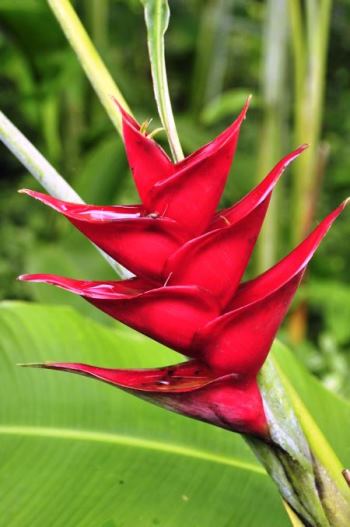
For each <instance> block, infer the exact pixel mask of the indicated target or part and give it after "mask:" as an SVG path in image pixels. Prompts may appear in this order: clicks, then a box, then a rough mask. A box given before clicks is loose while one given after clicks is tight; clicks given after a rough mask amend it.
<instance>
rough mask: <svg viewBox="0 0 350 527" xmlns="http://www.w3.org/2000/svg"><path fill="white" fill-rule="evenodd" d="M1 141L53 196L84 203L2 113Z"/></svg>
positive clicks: (115, 265)
mask: <svg viewBox="0 0 350 527" xmlns="http://www.w3.org/2000/svg"><path fill="white" fill-rule="evenodd" d="M0 140H1V141H2V142H3V143H4V144H5V146H7V148H8V149H9V150H10V151H11V152H12V153H13V154H14V155H15V156H16V157H17V159H18V160H19V161H20V162H21V163H22V165H24V166H25V167H26V169H27V170H28V171H29V172H30V173H31V174H32V175H33V176H34V178H35V179H36V180H37V181H38V182H39V183H40V184H41V185H42V186H43V187H44V188H45V189H46V190H47V192H48V193H49V194H51V196H54V197H56V198H59V199H63V200H66V201H70V202H72V203H84V201H83V200H82V199H81V197H80V196H79V195H78V194H77V193H76V192H75V190H73V189H72V187H71V186H70V185H69V184H68V183H67V181H66V180H65V179H64V178H63V177H62V176H61V175H60V174H59V173H58V172H57V170H55V169H54V167H53V166H52V165H50V163H49V162H48V161H47V160H46V159H45V158H44V156H43V155H42V154H41V153H40V152H39V151H38V150H37V149H36V148H35V146H34V145H32V143H31V142H30V141H28V139H27V138H26V137H25V136H24V135H23V134H22V133H21V132H20V131H19V130H18V128H16V127H15V126H14V124H12V123H11V121H10V120H9V119H8V118H7V117H6V116H5V115H4V114H3V113H2V112H0ZM98 251H99V252H100V253H101V254H102V256H103V257H104V258H105V259H106V260H107V262H108V263H109V264H110V265H111V266H112V267H113V269H114V270H115V271H116V272H117V273H118V274H119V275H120V276H121V277H124V278H127V277H129V276H130V275H129V273H128V271H126V270H125V269H124V268H122V266H120V265H119V264H118V263H117V262H115V261H114V260H113V259H112V258H111V257H110V256H108V255H107V254H106V253H105V252H103V251H101V250H100V249H98Z"/></svg>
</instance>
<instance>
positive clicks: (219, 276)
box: [164, 198, 269, 309]
mask: <svg viewBox="0 0 350 527" xmlns="http://www.w3.org/2000/svg"><path fill="white" fill-rule="evenodd" d="M268 203H269V198H266V199H265V200H264V201H263V202H262V203H261V204H260V205H258V206H257V207H256V208H255V209H254V211H253V212H252V213H251V214H249V215H248V216H247V217H246V218H244V219H243V220H242V221H240V222H239V223H238V224H236V225H231V226H226V227H224V228H221V229H216V230H215V231H212V232H209V233H206V234H204V235H203V236H200V237H199V238H194V239H193V240H190V241H189V242H187V243H186V244H185V245H183V246H182V247H180V249H178V251H176V252H175V253H174V254H173V255H172V256H170V257H169V259H168V261H167V263H166V265H165V270H164V275H165V276H168V277H169V278H168V281H167V284H168V285H179V284H181V285H185V284H195V285H198V286H200V287H202V288H205V289H207V290H208V291H210V293H212V294H213V295H214V296H215V297H216V298H217V300H218V302H220V305H221V308H222V309H224V308H225V306H226V305H227V303H228V302H229V301H230V299H231V297H232V295H233V294H234V292H235V290H236V289H237V287H238V285H239V282H240V280H241V278H242V276H243V273H244V271H245V269H246V267H247V264H248V261H249V258H250V256H251V254H252V251H253V249H254V245H255V242H256V239H257V236H258V234H259V230H260V228H261V225H262V222H263V219H264V217H265V214H266V210H267V207H268Z"/></svg>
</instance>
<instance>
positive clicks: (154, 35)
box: [142, 0, 184, 162]
mask: <svg viewBox="0 0 350 527" xmlns="http://www.w3.org/2000/svg"><path fill="white" fill-rule="evenodd" d="M142 3H143V5H144V8H145V20H146V26H147V41H148V50H149V57H150V63H151V71H152V79H153V88H154V95H155V99H156V102H157V107H158V113H159V117H160V119H161V122H162V125H163V127H164V129H165V131H166V134H167V136H168V141H169V146H170V149H171V153H172V156H173V159H174V161H176V162H178V161H181V160H182V159H183V158H184V155H183V152H182V148H181V144H180V140H179V136H178V133H177V130H176V124H175V119H174V115H173V110H172V105H171V99H170V94H169V86H168V78H167V73H166V65H165V49H164V35H165V32H166V30H167V29H168V25H169V18H170V10H169V5H168V2H167V0H142Z"/></svg>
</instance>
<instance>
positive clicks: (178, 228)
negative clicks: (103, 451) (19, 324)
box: [20, 103, 346, 437]
mask: <svg viewBox="0 0 350 527" xmlns="http://www.w3.org/2000/svg"><path fill="white" fill-rule="evenodd" d="M247 106H248V103H247V104H246V105H245V107H244V109H243V111H242V112H241V114H240V116H239V117H238V119H237V120H236V121H235V122H234V123H233V124H232V125H231V126H230V127H229V128H227V130H225V131H224V132H223V133H221V134H220V135H219V136H218V137H217V138H216V139H214V140H213V141H212V142H211V143H209V144H208V145H206V146H204V147H202V148H200V149H199V150H198V151H197V152H194V153H193V154H191V155H190V156H188V157H187V158H185V159H184V160H183V161H181V162H180V163H176V164H174V163H172V162H171V160H170V159H169V158H168V156H167V155H166V153H165V152H164V151H163V150H162V149H161V148H160V146H159V145H157V143H155V142H154V141H153V140H152V139H150V138H149V137H147V136H146V135H145V134H143V133H142V131H141V127H140V125H139V124H138V123H137V122H136V121H135V120H134V119H133V118H132V117H130V116H129V115H127V114H126V113H125V112H124V111H122V117H123V134H124V140H125V147H126V152H127V157H128V160H129V163H130V167H131V170H132V173H133V176H134V180H135V183H136V187H137V189H138V192H139V195H140V198H141V200H142V203H141V204H140V205H131V206H104V207H101V206H94V205H77V204H73V203H67V202H64V201H61V200H58V199H55V198H52V197H50V196H47V195H45V194H41V193H39V192H33V191H29V190H24V191H23V192H25V193H27V194H29V195H31V196H33V197H34V198H36V199H39V200H40V201H42V202H43V203H45V204H46V205H49V206H50V207H52V208H54V209H55V210H56V211H58V212H60V213H61V214H63V215H64V216H66V218H67V219H68V220H69V221H70V222H71V223H72V224H73V225H75V226H76V227H77V228H78V229H79V230H80V231H81V232H82V233H83V234H85V235H86V236H87V237H88V238H89V239H90V240H91V241H93V242H94V243H95V244H96V245H97V246H98V247H100V248H101V249H103V250H104V251H106V252H107V253H108V254H109V255H110V256H112V257H113V258H114V259H116V260H117V261H118V262H119V263H121V264H123V265H124V266H125V267H127V268H128V269H129V270H130V271H131V272H133V273H134V274H135V275H136V276H135V278H131V279H129V280H121V281H114V282H113V281H111V282H91V281H81V280H74V279H71V278H63V277H60V276H55V275H47V274H45V275H44V274H36V275H24V276H22V277H20V278H21V279H22V280H27V281H32V282H33V281H35V282H45V283H48V284H53V285H56V286H59V287H62V288H64V289H66V290H68V291H71V292H73V293H76V294H78V295H80V296H82V297H83V298H85V299H86V300H87V301H88V302H90V303H92V304H93V305H95V306H96V307H98V308H99V309H101V310H102V311H104V312H106V313H108V314H109V315H111V316H112V317H113V318H115V319H117V320H120V321H121V322H123V323H124V324H127V325H128V326H130V327H132V328H134V329H136V330H138V331H140V332H142V333H144V334H145V335H148V336H149V337H151V338H154V339H156V340H158V341H159V342H161V343H163V344H165V345H167V346H170V347H172V348H173V349H175V350H176V351H178V352H180V353H182V354H183V355H185V356H187V357H188V358H189V359H190V360H188V361H187V362H185V363H182V364H178V365H175V366H170V367H168V368H160V369H152V370H118V369H106V368H97V367H94V366H89V365H85V364H73V363H68V364H67V363H63V364H60V363H47V364H44V365H41V366H42V367H45V368H51V369H57V370H64V371H70V372H74V373H80V374H84V375H87V376H90V377H94V378H97V379H100V380H103V381H105V382H108V383H110V384H113V385H115V386H118V387H120V388H122V389H124V390H127V391H129V392H131V393H133V394H136V395H138V396H139V397H142V398H144V399H147V400H150V401H152V402H155V403H157V404H160V405H162V406H164V407H166V408H168V409H172V410H174V411H177V412H180V413H182V414H184V415H188V416H191V417H195V418H197V419H201V420H204V421H208V422H210V423H213V424H216V425H218V426H222V427H224V428H229V429H231V430H235V431H238V432H243V433H248V434H254V435H259V436H264V437H266V436H267V435H268V428H267V421H266V417H265V413H264V407H263V403H262V399H261V395H260V392H259V389H258V385H257V381H256V376H257V374H258V372H259V370H260V368H261V367H262V365H263V363H264V361H265V359H266V357H267V354H268V352H269V350H270V347H271V344H272V342H273V339H274V337H275V335H276V333H277V331H278V328H279V326H280V324H281V322H282V320H283V318H284V316H285V314H286V312H287V310H288V307H289V305H290V303H291V301H292V299H293V296H294V294H295V292H296V290H297V287H298V285H299V283H300V281H301V279H302V277H303V274H304V272H305V269H306V266H307V264H308V262H309V260H310V258H311V257H312V255H313V253H314V252H315V251H316V249H317V247H318V245H319V244H320V242H321V240H322V238H323V237H324V236H325V234H326V232H327V231H328V229H329V228H330V226H331V225H332V223H333V221H334V220H335V219H336V218H337V216H338V215H339V214H340V212H341V211H342V210H343V209H344V207H345V204H346V202H344V203H343V204H341V205H340V206H339V207H338V208H337V209H336V210H335V211H333V212H332V213H331V214H329V215H328V216H327V217H326V218H325V219H324V220H323V221H322V222H321V223H320V224H319V225H318V226H317V227H316V228H315V229H314V231H312V232H311V234H310V235H309V236H308V237H307V238H306V239H305V240H304V241H303V242H302V243H301V244H300V245H299V246H298V247H296V248H295V249H294V250H293V251H292V252H291V253H290V254H289V255H288V256H286V257H285V258H284V259H283V260H281V261H280V262H279V263H277V264H276V265H275V266H274V267H272V268H271V269H270V270H268V271H267V272H265V273H264V274H262V275H261V276H259V277H257V278H255V279H254V280H251V281H248V282H244V283H241V279H242V276H243V274H244V271H245V269H246V267H247V264H248V262H249V259H250V256H251V254H252V251H253V248H254V245H255V242H256V239H257V237H258V235H259V232H260V229H261V226H262V223H263V220H264V217H265V214H266V212H267V209H268V205H269V202H270V198H271V194H272V192H273V189H274V187H275V185H276V183H277V182H278V180H279V178H280V176H281V175H282V173H283V171H284V169H285V168H286V166H287V165H288V164H289V163H290V162H291V161H292V160H293V159H295V158H296V157H297V156H298V155H299V154H300V153H301V152H302V151H303V150H304V149H305V145H303V146H301V147H299V148H298V149H297V150H295V151H294V152H292V153H291V154H289V155H287V156H286V157H285V158H283V159H282V160H281V161H280V162H279V163H278V164H277V165H276V166H275V167H274V169H273V170H272V171H271V172H270V173H269V174H268V175H267V177H266V178H265V179H264V180H263V181H262V182H261V183H260V184H259V185H257V187H256V188H254V189H253V190H252V191H251V192H250V193H249V194H247V195H246V196H245V197H244V198H242V199H241V200H240V201H239V202H238V203H236V204H235V205H233V206H232V207H230V208H229V209H224V210H221V211H219V212H215V211H216V208H217V205H218V202H219V200H220V197H221V194H222V192H223V189H224V185H225V182H226V179H227V175H228V172H229V169H230V166H231V162H232V158H233V155H234V151H235V148H236V144H237V139H238V135H239V130H240V126H241V124H242V122H243V120H244V118H245V114H246V111H247Z"/></svg>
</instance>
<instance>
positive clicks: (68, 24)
mask: <svg viewBox="0 0 350 527" xmlns="http://www.w3.org/2000/svg"><path fill="white" fill-rule="evenodd" d="M48 3H49V5H50V7H51V9H52V11H53V13H54V15H55V16H56V18H57V20H58V22H59V24H60V26H61V28H62V30H63V32H64V33H65V35H66V37H67V39H68V41H69V43H70V45H71V46H72V48H73V50H74V51H75V53H76V55H77V57H78V59H79V62H80V63H81V65H82V67H83V68H84V71H85V73H86V75H87V77H88V78H89V80H90V82H91V84H92V86H93V88H94V90H95V92H96V94H97V96H98V97H99V99H100V101H101V103H102V105H103V106H104V108H105V110H106V112H107V115H108V116H109V117H110V119H111V121H112V123H113V124H114V126H115V128H116V129H117V130H118V132H119V133H121V120H120V114H119V112H118V111H117V110H116V107H115V104H114V102H113V99H114V100H116V101H118V103H119V104H120V105H121V106H123V108H125V109H126V110H128V111H130V110H129V107H128V105H127V103H126V101H125V99H124V97H123V95H122V93H121V91H120V89H119V88H118V86H117V85H116V83H115V82H114V80H113V78H112V76H111V74H110V73H109V71H108V70H107V68H106V66H105V64H104V63H103V61H102V59H101V57H100V56H99V54H98V53H97V51H96V48H95V46H94V45H93V43H92V42H91V39H90V37H89V35H88V34H87V32H86V30H85V28H84V27H83V25H82V23H81V22H80V20H79V18H78V16H77V14H76V12H75V11H74V9H73V7H72V5H71V3H70V1H69V0H48Z"/></svg>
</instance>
